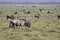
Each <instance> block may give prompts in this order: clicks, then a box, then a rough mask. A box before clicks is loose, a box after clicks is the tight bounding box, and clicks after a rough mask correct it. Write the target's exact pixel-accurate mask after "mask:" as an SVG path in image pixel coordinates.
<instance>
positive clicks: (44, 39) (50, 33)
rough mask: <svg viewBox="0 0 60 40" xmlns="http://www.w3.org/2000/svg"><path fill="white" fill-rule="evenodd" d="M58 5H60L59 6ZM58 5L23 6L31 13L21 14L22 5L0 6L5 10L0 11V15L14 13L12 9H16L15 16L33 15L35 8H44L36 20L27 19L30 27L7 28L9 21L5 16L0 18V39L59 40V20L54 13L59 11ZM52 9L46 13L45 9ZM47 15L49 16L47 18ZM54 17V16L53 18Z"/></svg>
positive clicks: (56, 13)
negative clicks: (49, 12)
mask: <svg viewBox="0 0 60 40" xmlns="http://www.w3.org/2000/svg"><path fill="white" fill-rule="evenodd" d="M59 7H60V6H59ZM59 7H58V6H36V7H35V8H33V7H32V6H25V9H26V10H30V11H31V14H27V15H26V14H23V12H21V10H22V9H23V7H22V6H0V9H2V10H5V11H4V12H1V13H2V14H0V16H4V15H7V14H11V13H12V14H14V11H13V10H17V11H18V14H17V15H15V14H14V15H15V16H34V15H35V14H36V12H35V10H37V9H39V8H44V11H45V12H44V13H42V14H41V18H40V19H38V20H37V21H36V19H35V18H32V19H28V18H25V19H27V20H29V21H30V22H31V27H30V28H26V27H25V28H24V29H23V30H22V29H15V30H14V29H9V27H8V26H9V21H10V20H7V19H6V18H0V40H60V20H58V19H57V18H56V15H58V14H59V13H60V10H55V8H59ZM48 9H49V10H53V11H52V13H51V14H47V11H48ZM48 17H49V18H48ZM53 17H54V18H53Z"/></svg>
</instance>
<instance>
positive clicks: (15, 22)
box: [9, 19, 30, 29]
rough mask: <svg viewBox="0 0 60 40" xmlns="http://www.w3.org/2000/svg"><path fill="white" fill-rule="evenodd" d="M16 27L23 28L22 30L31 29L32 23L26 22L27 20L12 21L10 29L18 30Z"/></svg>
mask: <svg viewBox="0 0 60 40" xmlns="http://www.w3.org/2000/svg"><path fill="white" fill-rule="evenodd" d="M16 26H21V28H22V27H23V26H26V27H28V28H30V22H29V21H27V20H25V19H20V20H11V21H10V23H9V28H11V27H12V28H14V29H15V28H16Z"/></svg>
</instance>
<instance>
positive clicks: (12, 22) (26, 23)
mask: <svg viewBox="0 0 60 40" xmlns="http://www.w3.org/2000/svg"><path fill="white" fill-rule="evenodd" d="M32 7H35V6H32ZM55 10H57V9H56V8H55ZM22 11H23V12H24V14H30V13H31V12H30V11H29V10H28V11H27V10H25V9H23V10H22ZM35 12H37V13H36V15H34V17H35V19H39V18H40V16H41V14H42V13H44V8H42V9H38V10H35ZM47 13H48V14H49V13H51V11H50V10H48V11H47ZM14 14H18V12H17V11H15V13H14ZM6 18H7V20H8V19H11V20H10V23H9V28H14V29H15V28H16V27H17V26H20V27H21V28H23V26H26V27H28V28H30V24H31V23H30V22H29V21H28V20H26V19H17V20H16V19H15V16H14V15H13V14H9V15H7V16H6ZM57 18H58V19H59V18H60V15H57Z"/></svg>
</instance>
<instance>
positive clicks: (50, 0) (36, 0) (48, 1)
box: [0, 0, 60, 5]
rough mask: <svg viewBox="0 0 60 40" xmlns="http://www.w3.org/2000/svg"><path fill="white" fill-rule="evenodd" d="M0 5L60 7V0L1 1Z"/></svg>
mask: <svg viewBox="0 0 60 40" xmlns="http://www.w3.org/2000/svg"><path fill="white" fill-rule="evenodd" d="M0 4H16V5H18V4H20V5H22V4H36V5H37V4H38V5H39V4H42V5H60V0H18V1H17V0H0Z"/></svg>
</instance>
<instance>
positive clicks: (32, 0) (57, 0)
mask: <svg viewBox="0 0 60 40" xmlns="http://www.w3.org/2000/svg"><path fill="white" fill-rule="evenodd" d="M0 2H16V3H19V2H36V3H37V2H60V0H0Z"/></svg>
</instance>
